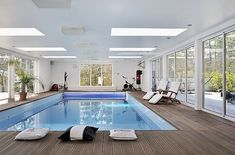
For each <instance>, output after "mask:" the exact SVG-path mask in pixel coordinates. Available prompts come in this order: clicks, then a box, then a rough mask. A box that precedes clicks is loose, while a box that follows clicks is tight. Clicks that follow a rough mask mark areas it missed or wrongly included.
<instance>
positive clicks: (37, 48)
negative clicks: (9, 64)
mask: <svg viewBox="0 0 235 155" xmlns="http://www.w3.org/2000/svg"><path fill="white" fill-rule="evenodd" d="M16 48H17V49H19V50H22V51H37V52H43V51H47V52H50V51H57V52H61V51H62V52H63V51H67V50H66V49H65V48H64V47H16Z"/></svg>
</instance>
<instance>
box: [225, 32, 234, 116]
mask: <svg viewBox="0 0 235 155" xmlns="http://www.w3.org/2000/svg"><path fill="white" fill-rule="evenodd" d="M226 94H227V97H226V114H227V115H229V116H233V117H235V32H231V33H228V34H227V35H226Z"/></svg>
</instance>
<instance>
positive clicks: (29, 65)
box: [27, 60, 34, 93]
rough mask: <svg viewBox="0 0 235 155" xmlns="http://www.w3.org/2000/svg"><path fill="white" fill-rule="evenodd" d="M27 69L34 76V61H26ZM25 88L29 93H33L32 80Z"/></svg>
mask: <svg viewBox="0 0 235 155" xmlns="http://www.w3.org/2000/svg"><path fill="white" fill-rule="evenodd" d="M27 71H28V72H29V74H31V75H33V76H34V61H33V60H28V61H27ZM27 89H28V91H29V92H30V93H34V82H31V83H30V84H29V86H28V88H27Z"/></svg>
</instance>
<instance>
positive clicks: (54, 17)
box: [0, 0, 235, 60]
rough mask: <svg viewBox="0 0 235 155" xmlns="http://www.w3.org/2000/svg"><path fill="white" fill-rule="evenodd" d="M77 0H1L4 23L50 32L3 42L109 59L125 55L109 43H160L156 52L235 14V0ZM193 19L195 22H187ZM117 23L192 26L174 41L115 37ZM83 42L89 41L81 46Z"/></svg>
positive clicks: (0, 17) (0, 40) (5, 45)
mask: <svg viewBox="0 0 235 155" xmlns="http://www.w3.org/2000/svg"><path fill="white" fill-rule="evenodd" d="M48 1H49V0H48ZM71 2H72V3H71V8H38V7H37V6H36V5H35V4H34V3H33V2H32V1H31V0H1V1H0V27H2V28H4V27H35V28H37V29H38V30H40V31H41V32H42V33H44V34H45V35H46V36H44V37H1V36H0V47H3V48H7V49H10V50H14V51H17V52H20V53H23V54H26V55H30V56H35V57H40V55H76V56H78V58H79V59H99V60H100V59H108V56H109V55H120V53H118V52H110V51H109V48H120V47H136V48H137V47H148V48H151V47H154V46H158V47H157V50H156V52H159V51H163V50H166V49H167V48H169V47H171V46H174V45H176V44H178V43H179V42H180V41H183V40H186V39H188V38H190V37H192V36H193V35H195V34H198V33H200V32H203V31H205V30H207V29H208V28H210V27H212V26H214V25H216V24H219V23H222V22H224V21H227V20H229V19H231V18H234V17H235V9H234V8H235V1H234V0H116V1H112V0H99V1H94V0H72V1H71ZM50 5H51V4H50ZM188 24H193V26H192V27H187V25H188ZM62 26H66V27H82V26H83V27H84V28H85V33H81V34H78V35H64V34H63V33H62V32H61V28H62ZM112 27H119V28H121V27H123V28H131V27H134V28H141V27H143V28H189V29H188V30H187V31H186V32H184V33H183V34H180V35H179V36H177V37H172V38H171V39H170V40H168V39H167V37H111V35H110V32H111V28H112ZM79 44H82V45H84V44H85V45H88V46H84V47H83V46H81V47H79V46H78V45H79ZM24 46H25V47H40V46H43V47H65V48H66V49H67V50H68V51H66V52H23V51H19V50H17V49H15V48H14V47H24ZM124 54H125V55H127V54H128V53H126V52H124ZM134 54H138V53H136V52H134ZM144 54H146V52H145V53H144Z"/></svg>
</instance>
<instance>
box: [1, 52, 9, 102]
mask: <svg viewBox="0 0 235 155" xmlns="http://www.w3.org/2000/svg"><path fill="white" fill-rule="evenodd" d="M7 61H8V56H7V55H5V54H0V100H1V99H7V98H8V96H9V93H8V63H7ZM3 103H7V101H6V102H4V101H0V104H3Z"/></svg>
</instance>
